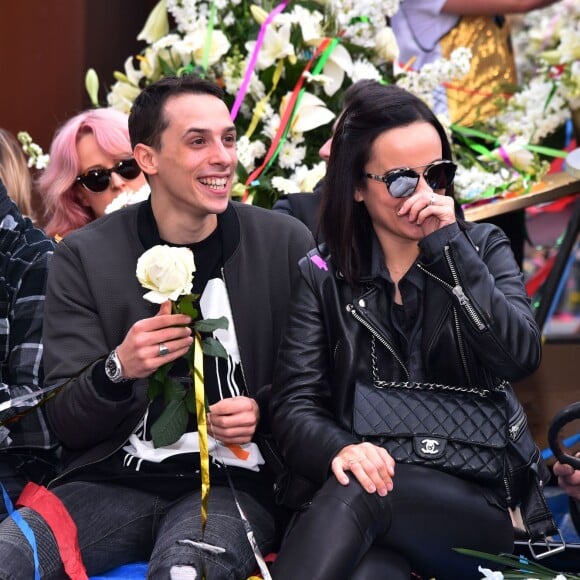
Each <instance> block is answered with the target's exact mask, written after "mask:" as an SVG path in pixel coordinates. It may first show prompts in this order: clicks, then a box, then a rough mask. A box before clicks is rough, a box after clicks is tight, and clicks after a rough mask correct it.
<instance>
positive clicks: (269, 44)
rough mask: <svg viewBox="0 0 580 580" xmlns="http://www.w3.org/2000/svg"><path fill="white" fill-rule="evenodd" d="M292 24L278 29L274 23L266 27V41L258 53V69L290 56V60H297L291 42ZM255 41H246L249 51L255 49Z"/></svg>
mask: <svg viewBox="0 0 580 580" xmlns="http://www.w3.org/2000/svg"><path fill="white" fill-rule="evenodd" d="M290 29H291V27H290V25H289V24H284V25H282V26H280V28H279V29H278V30H276V29H275V28H274V27H273V26H272V25H270V26H268V28H266V32H265V34H264V42H263V44H262V46H261V48H260V52H259V53H258V60H257V62H256V69H257V70H263V69H266V68H269V67H271V66H272V65H273V64H275V63H276V61H278V60H282V59H284V58H286V57H287V58H288V59H289V60H290V62H296V54H295V53H294V46H293V44H292V43H291V42H290ZM255 46H256V42H255V41H250V42H246V50H247V51H248V52H249V53H252V52H253V51H254V47H255Z"/></svg>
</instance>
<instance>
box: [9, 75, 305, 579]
mask: <svg viewBox="0 0 580 580" xmlns="http://www.w3.org/2000/svg"><path fill="white" fill-rule="evenodd" d="M222 97H223V95H222V91H221V89H220V88H219V87H218V86H217V85H215V84H213V83H211V82H208V81H205V80H200V79H194V78H192V77H181V78H165V79H162V80H160V81H158V82H157V83H154V84H153V85H151V86H149V87H147V88H145V89H144V90H143V91H142V93H141V94H140V95H139V97H137V99H136V101H135V103H134V105H133V109H132V111H131V115H130V119H129V129H130V134H131V141H132V144H133V147H134V156H135V159H136V160H137V162H138V164H139V166H140V167H141V169H142V170H143V172H144V173H145V175H146V176H147V178H148V181H149V184H150V187H151V197H150V199H149V200H148V201H145V202H143V203H141V204H138V205H133V206H129V207H127V208H124V209H122V210H119V211H117V212H113V213H112V214H109V215H108V216H105V217H104V218H102V219H100V220H97V221H96V222H94V223H92V224H90V225H88V226H87V227H85V228H82V229H81V230H79V231H77V232H75V233H73V234H71V235H70V236H68V237H67V238H66V240H65V241H63V242H61V243H60V244H59V246H58V248H57V251H56V252H55V256H54V259H53V263H52V266H51V272H50V275H49V282H48V288H47V299H46V308H45V323H44V325H45V334H44V341H45V369H46V381H47V384H50V385H55V386H62V389H61V390H60V392H58V394H57V395H56V396H55V397H54V398H53V399H52V400H51V401H49V402H48V404H47V413H48V417H49V420H50V423H51V426H52V427H53V428H54V431H55V433H56V434H57V436H58V437H59V439H60V440H61V441H62V444H63V448H64V450H65V455H64V467H63V471H62V473H61V475H60V476H59V477H58V478H57V479H56V480H54V481H53V482H51V484H50V485H49V489H50V491H51V492H52V495H53V498H54V501H57V502H62V504H64V507H65V508H66V511H67V512H68V514H69V515H70V518H71V522H70V523H71V525H70V526H69V528H67V534H68V535H67V538H69V539H70V537H71V534H72V535H73V536H74V525H76V528H77V530H78V545H79V548H80V556H81V557H82V560H83V563H84V566H85V567H86V570H87V573H88V574H89V575H94V574H98V573H101V572H104V571H106V570H108V569H111V568H114V567H116V566H119V565H121V564H124V563H128V562H133V561H137V560H149V575H150V577H153V578H171V579H180V578H202V577H206V578H208V579H209V578H211V579H214V578H240V579H245V578H247V576H249V575H250V574H251V573H252V571H253V570H255V569H256V552H255V551H253V549H252V546H251V545H250V543H249V542H248V539H247V537H246V529H245V528H244V525H243V524H244V522H243V521H242V518H241V516H240V512H239V510H238V508H237V507H236V502H235V500H234V496H235V497H236V498H237V500H238V501H239V504H240V506H241V508H242V510H243V513H244V514H245V516H246V517H247V520H249V523H250V526H251V528H252V530H253V534H254V536H255V539H256V541H257V544H258V546H259V549H260V550H261V551H262V553H264V552H268V551H270V550H271V549H273V548H275V546H276V542H277V539H278V532H279V530H278V529H277V526H276V508H275V506H274V503H273V499H272V495H273V490H272V482H271V479H270V477H269V474H268V471H267V469H266V467H267V466H266V465H265V464H264V458H263V455H262V452H261V449H260V447H259V446H258V445H257V444H256V441H257V440H259V439H260V437H261V435H267V434H268V432H269V426H268V417H267V404H268V395H269V385H270V382H271V377H272V372H273V366H274V363H275V359H276V352H277V347H278V343H279V339H280V335H281V332H282V330H283V327H284V324H285V320H286V311H287V305H288V302H289V298H290V292H291V287H292V284H293V282H294V280H295V278H296V277H297V275H298V271H297V262H298V260H299V258H300V257H302V256H303V255H304V254H305V253H306V252H307V251H308V250H309V249H310V248H311V247H312V246H313V243H314V242H313V239H312V236H311V234H310V232H309V231H308V229H307V228H306V227H305V226H303V224H301V223H299V222H298V221H297V220H294V219H293V218H290V217H288V216H283V215H278V214H274V213H272V212H268V211H267V210H262V209H261V208H257V207H253V206H248V205H242V204H236V203H233V202H231V201H230V198H229V196H230V191H231V188H232V184H233V180H234V177H235V170H236V164H237V155H236V133H235V127H234V125H233V123H232V121H231V119H230V115H229V112H228V110H227V107H226V105H225V103H224V102H223V100H222ZM157 246H168V247H169V248H189V249H190V250H192V252H193V256H194V266H193V265H192V264H190V263H189V260H187V259H185V260H182V259H181V258H178V257H175V256H176V255H175V253H174V252H171V251H170V252H169V253H166V252H167V250H162V251H161V250H159V248H157ZM151 248H155V249H154V250H153V251H151ZM148 250H149V253H148V254H147V256H143V254H145V253H146V252H147V251H148ZM164 252H165V253H164ZM141 256H143V260H142V262H141V266H140V269H141V275H140V280H141V282H142V283H143V281H144V279H147V280H148V281H147V284H150V283H151V279H153V278H155V276H154V275H153V274H151V272H153V271H159V269H161V270H163V269H164V268H165V271H167V272H171V278H173V277H174V274H175V272H176V271H181V270H183V271H188V272H189V273H190V274H191V268H192V267H193V268H194V269H195V272H194V274H193V280H191V279H190V280H189V281H188V280H185V279H183V278H180V277H179V276H176V277H175V284H174V286H175V288H173V289H177V293H178V294H182V295H188V294H189V293H191V294H193V295H194V296H196V297H197V300H195V302H194V306H195V307H196V308H197V309H198V310H199V318H203V319H204V320H207V319H212V320H216V319H222V317H223V318H225V320H227V324H226V326H227V328H224V327H223V325H222V327H219V328H218V327H215V328H217V330H215V331H214V332H213V337H209V338H210V339H211V338H215V339H217V340H219V343H220V344H221V346H222V347H223V349H225V353H224V355H223V356H222V357H216V356H211V355H207V354H206V355H205V356H204V357H203V363H202V367H203V377H204V381H203V383H204V389H205V398H206V402H207V404H208V405H209V413H208V414H207V430H208V433H209V454H210V461H209V482H210V491H209V504H208V511H207V519H206V521H205V525H202V521H201V520H202V516H201V490H202V483H204V481H205V480H204V468H203V463H202V462H201V461H200V447H201V441H202V440H203V427H202V425H203V422H200V423H199V425H198V423H197V420H196V416H195V412H193V413H192V412H191V411H192V410H191V408H190V413H189V414H186V417H187V419H186V423H184V424H183V425H182V427H183V428H182V429H181V430H179V429H178V432H177V434H176V435H175V437H174V438H173V440H174V442H173V443H171V444H166V443H162V445H161V446H159V445H156V444H155V443H154V439H155V442H158V441H167V440H171V438H170V439H163V436H165V435H166V431H167V430H171V429H174V428H175V424H174V423H171V422H167V420H166V419H160V418H161V417H162V416H163V413H164V407H165V405H166V400H164V398H163V397H157V398H155V399H154V400H153V401H152V402H151V401H150V400H149V398H148V393H147V387H148V379H149V378H150V377H151V375H152V374H153V373H155V371H157V370H158V369H159V368H160V367H162V365H167V363H173V364H172V365H171V364H170V365H167V366H171V367H172V368H171V370H170V371H169V373H170V375H171V376H172V377H173V378H175V379H176V381H177V387H175V388H176V389H177V390H178V391H179V390H180V389H181V390H182V391H183V389H186V390H187V388H188V387H190V386H191V380H190V377H189V374H190V373H189V367H188V360H187V357H186V355H187V354H188V353H189V352H190V350H191V346H192V342H193V341H194V336H192V326H193V324H192V323H195V318H192V316H194V317H195V314H192V312H193V311H191V310H189V309H187V308H186V309H184V310H182V312H176V310H177V308H176V307H175V304H176V303H177V304H178V303H179V301H177V302H175V296H176V295H177V294H175V295H172V296H171V298H172V300H173V301H174V302H172V301H169V300H168V301H165V302H163V303H161V304H160V306H155V305H154V304H152V303H151V302H148V300H147V299H144V295H145V293H146V291H145V289H144V288H143V287H142V286H141V285H140V283H139V280H138V279H137V276H136V275H135V272H136V268H137V262H138V260H139V258H140V257H141ZM160 256H161V257H160ZM168 256H171V257H170V258H168ZM174 257H175V260H176V262H175V264H174V266H172V267H171V268H168V261H167V260H168V259H174ZM188 268H189V270H188ZM190 274H188V276H190ZM186 277H187V276H186ZM160 279H161V280H164V276H161V278H160ZM188 282H192V284H188ZM154 286H155V288H154V289H153V292H154V293H155V292H157V291H162V290H164V289H163V288H161V287H162V286H164V283H159V284H157V283H155V284H154ZM147 287H148V288H149V289H151V288H152V286H151V285H149V286H147ZM165 290H167V288H165ZM169 294H170V293H168V294H167V295H169ZM157 301H158V302H160V300H157ZM186 302H187V301H186ZM172 304H173V305H174V308H173V311H172ZM214 342H215V341H214ZM164 368H166V367H164ZM155 376H157V374H156V375H155ZM172 384H174V385H175V384H176V383H172ZM180 385H181V386H180ZM180 392H181V391H180ZM185 401H186V402H187V397H186V399H185ZM185 406H187V404H185ZM168 407H169V404H168ZM183 408H184V405H181V412H184V411H183ZM156 421H161V423H159V422H158V423H157V426H159V425H160V424H162V425H163V427H167V429H157V431H155V425H156ZM168 426H169V427H168ZM152 427H153V434H152V430H151V429H152ZM169 428H170V429H169ZM160 432H161V439H156V436H158V435H159V433H160ZM232 488H233V489H234V490H235V491H232ZM20 513H21V515H22V516H23V517H24V519H25V520H26V521H27V522H28V524H29V525H30V527H31V528H32V529H33V531H34V534H35V537H36V544H37V546H38V554H39V568H40V570H39V571H40V573H41V577H42V578H58V577H61V576H62V574H63V567H64V569H67V566H72V565H73V564H72V563H71V562H70V558H71V556H70V555H67V553H65V551H64V550H61V553H60V554H59V547H58V546H59V545H60V542H59V539H60V538H62V531H61V532H60V535H59V532H58V530H57V531H55V528H54V526H52V524H51V522H50V521H48V522H46V521H45V520H44V519H43V518H42V517H41V516H40V515H39V514H38V513H36V512H35V511H34V510H32V509H28V508H24V509H21V510H20ZM73 522H74V523H73ZM203 527H205V532H204V533H202V528H203ZM257 552H258V558H259V551H257ZM8 553H9V554H10V557H2V556H3V555H6V554H8ZM73 559H74V558H73ZM67 560H69V561H68V562H67ZM33 571H34V560H33V553H32V550H31V548H30V546H29V544H28V543H27V542H26V541H24V540H23V538H22V535H21V532H20V530H19V529H18V527H17V526H16V525H15V524H14V522H12V521H8V522H5V523H3V524H2V525H1V526H0V577H1V578H4V577H6V575H8V576H10V574H11V573H12V574H15V575H22V574H25V573H28V576H27V577H32V574H33Z"/></svg>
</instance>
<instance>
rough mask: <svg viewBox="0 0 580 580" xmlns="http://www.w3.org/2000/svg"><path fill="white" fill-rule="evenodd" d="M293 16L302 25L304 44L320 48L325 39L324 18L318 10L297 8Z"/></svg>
mask: <svg viewBox="0 0 580 580" xmlns="http://www.w3.org/2000/svg"><path fill="white" fill-rule="evenodd" d="M292 16H293V17H294V18H295V20H296V22H298V24H299V25H300V31H301V33H302V39H303V40H304V42H305V43H306V44H307V45H308V46H318V44H320V41H321V39H322V38H324V31H323V30H322V20H323V18H324V16H323V15H322V14H321V13H320V12H318V11H317V10H315V11H310V10H307V9H306V8H303V7H302V6H295V7H294V10H293V11H292Z"/></svg>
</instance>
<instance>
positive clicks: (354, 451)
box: [331, 443, 395, 496]
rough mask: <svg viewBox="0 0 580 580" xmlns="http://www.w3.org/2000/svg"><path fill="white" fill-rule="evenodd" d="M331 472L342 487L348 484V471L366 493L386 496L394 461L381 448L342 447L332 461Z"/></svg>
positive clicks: (362, 444)
mask: <svg viewBox="0 0 580 580" xmlns="http://www.w3.org/2000/svg"><path fill="white" fill-rule="evenodd" d="M331 469H332V472H333V473H334V475H335V477H336V479H337V480H338V482H339V483H341V484H342V485H348V483H349V482H350V480H349V478H348V476H347V474H346V472H347V471H350V472H351V473H352V474H353V475H354V476H355V477H356V479H357V480H358V482H359V483H360V484H361V486H362V487H363V488H364V489H365V490H366V491H367V492H368V493H375V492H376V493H378V494H379V495H381V496H385V495H387V493H388V492H389V491H391V490H392V489H393V477H394V475H395V461H394V459H393V458H392V457H391V456H390V455H389V453H388V452H387V451H386V450H385V449H383V448H382V447H378V446H376V445H373V444H372V443H355V444H353V445H347V446H346V447H343V448H342V449H341V450H340V451H339V452H338V454H337V455H336V457H335V458H334V459H333V460H332V464H331Z"/></svg>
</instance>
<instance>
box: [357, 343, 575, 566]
mask: <svg viewBox="0 0 580 580" xmlns="http://www.w3.org/2000/svg"><path fill="white" fill-rule="evenodd" d="M372 341H373V348H372V353H374V347H375V344H374V337H373V338H372ZM371 360H372V375H373V381H372V383H371V382H368V381H367V382H363V381H357V382H356V384H355V398H354V409H353V430H354V432H355V434H357V435H358V436H359V437H360V438H361V440H365V441H370V442H372V443H374V444H376V445H380V446H381V447H384V448H385V449H386V450H387V451H388V452H389V454H390V455H391V456H392V457H393V459H395V461H397V462H401V463H413V464H418V465H423V466H428V467H432V468H434V469H439V470H441V471H446V472H448V473H451V474H453V475H455V476H458V477H463V478H465V479H470V480H472V481H476V482H478V483H481V484H484V485H489V486H493V487H497V488H499V489H502V490H503V491H504V492H505V497H506V501H507V504H508V505H509V507H511V508H515V507H517V506H519V507H520V509H521V515H522V519H523V522H524V525H525V527H526V532H527V536H528V538H529V542H530V549H532V546H531V542H532V541H536V540H541V541H542V542H544V543H545V545H546V548H547V549H546V551H545V552H543V553H535V552H534V551H533V550H532V554H533V555H534V557H536V558H543V557H545V556H548V555H551V554H554V553H556V552H558V551H561V550H562V549H564V546H565V544H564V543H563V542H562V544H559V545H557V546H556V547H554V546H553V545H552V544H551V543H550V542H549V538H550V537H551V536H554V535H560V537H561V534H559V530H558V528H557V526H556V523H555V522H554V519H553V517H552V514H551V511H550V509H549V507H548V504H547V502H546V499H545V497H544V493H543V486H544V483H545V482H546V481H547V480H548V479H549V472H548V469H547V467H546V465H545V464H544V462H543V460H542V457H541V453H540V450H539V449H538V447H537V445H536V444H535V442H534V440H533V438H532V435H531V433H530V431H529V429H528V424H527V418H526V415H525V413H524V409H523V407H522V406H521V404H520V402H519V401H518V400H517V397H516V395H515V393H514V392H513V389H512V387H511V385H510V384H509V383H508V382H505V381H504V382H501V383H500V384H499V385H498V386H497V387H495V388H493V389H479V388H475V387H463V386H451V385H440V384H434V383H417V382H388V381H382V380H380V379H379V377H378V370H377V367H376V357H375V356H372V355H371Z"/></svg>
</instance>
